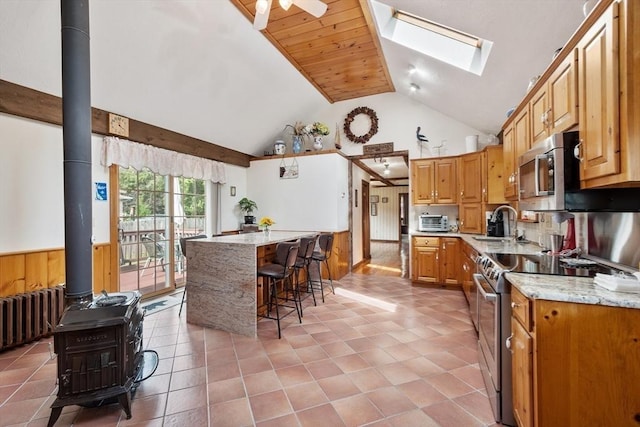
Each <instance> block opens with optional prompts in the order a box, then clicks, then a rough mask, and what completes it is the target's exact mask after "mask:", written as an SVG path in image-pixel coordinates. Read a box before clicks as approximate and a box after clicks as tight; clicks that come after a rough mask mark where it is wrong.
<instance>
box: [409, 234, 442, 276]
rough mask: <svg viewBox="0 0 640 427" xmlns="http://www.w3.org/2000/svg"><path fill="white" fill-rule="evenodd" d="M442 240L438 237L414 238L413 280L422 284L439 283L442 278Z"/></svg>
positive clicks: (412, 248) (412, 250)
mask: <svg viewBox="0 0 640 427" xmlns="http://www.w3.org/2000/svg"><path fill="white" fill-rule="evenodd" d="M439 249H440V239H439V238H438V237H417V236H414V237H413V238H412V247H411V254H412V256H411V258H412V259H411V267H412V268H411V279H412V280H413V281H416V282H422V283H437V282H438V280H439V278H440V264H439V258H438V255H439Z"/></svg>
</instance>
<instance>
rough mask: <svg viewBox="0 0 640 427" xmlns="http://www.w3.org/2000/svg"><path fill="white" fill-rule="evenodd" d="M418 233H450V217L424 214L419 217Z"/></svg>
mask: <svg viewBox="0 0 640 427" xmlns="http://www.w3.org/2000/svg"><path fill="white" fill-rule="evenodd" d="M418 231H425V232H428V231H441V232H447V231H449V217H447V216H446V215H429V214H422V215H419V216H418Z"/></svg>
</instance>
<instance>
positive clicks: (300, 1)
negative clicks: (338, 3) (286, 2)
mask: <svg viewBox="0 0 640 427" xmlns="http://www.w3.org/2000/svg"><path fill="white" fill-rule="evenodd" d="M293 4H295V5H296V6H298V7H299V8H300V9H302V10H304V11H306V12H308V13H310V14H311V15H313V16H315V17H316V18H320V17H321V16H322V15H324V13H325V12H326V11H327V4H326V3H324V2H321V1H320V0H293Z"/></svg>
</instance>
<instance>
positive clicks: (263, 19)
mask: <svg viewBox="0 0 640 427" xmlns="http://www.w3.org/2000/svg"><path fill="white" fill-rule="evenodd" d="M271 2H272V0H267V7H266V9H265V11H264V13H259V12H258V11H257V10H256V16H255V18H253V28H255V29H256V30H264V29H265V28H267V22H269V12H270V11H271Z"/></svg>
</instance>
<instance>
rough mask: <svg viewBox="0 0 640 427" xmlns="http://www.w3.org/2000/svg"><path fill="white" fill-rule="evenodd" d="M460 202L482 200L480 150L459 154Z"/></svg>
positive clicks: (478, 201) (477, 201)
mask: <svg viewBox="0 0 640 427" xmlns="http://www.w3.org/2000/svg"><path fill="white" fill-rule="evenodd" d="M458 164H459V165H460V180H459V183H460V199H459V202H460V203H480V202H482V179H481V177H482V155H481V153H480V152H475V153H469V154H465V155H463V156H460V159H459V161H458Z"/></svg>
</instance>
